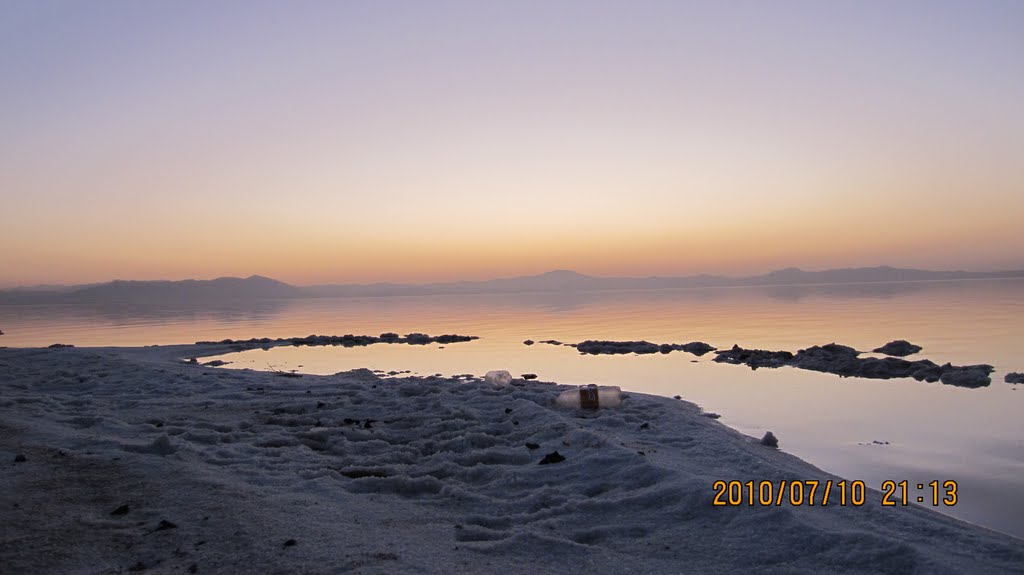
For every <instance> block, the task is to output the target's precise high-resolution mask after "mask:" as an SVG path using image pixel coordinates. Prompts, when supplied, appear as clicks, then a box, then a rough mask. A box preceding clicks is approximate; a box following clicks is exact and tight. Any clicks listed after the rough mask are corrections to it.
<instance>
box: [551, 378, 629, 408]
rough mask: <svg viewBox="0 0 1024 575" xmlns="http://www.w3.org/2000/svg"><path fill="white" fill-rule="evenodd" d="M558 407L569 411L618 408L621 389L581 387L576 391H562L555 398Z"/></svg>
mask: <svg viewBox="0 0 1024 575" xmlns="http://www.w3.org/2000/svg"><path fill="white" fill-rule="evenodd" d="M555 403H556V404H557V405H558V406H559V407H568V408H570V409H600V408H602V407H618V406H619V404H620V403H622V388H620V387H619V386H617V385H608V386H605V385H602V386H601V387H598V386H596V385H594V384H590V385H581V386H580V387H579V388H578V389H569V390H566V391H563V392H562V393H560V394H559V395H558V397H556V398H555Z"/></svg>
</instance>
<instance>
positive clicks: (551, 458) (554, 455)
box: [539, 451, 565, 465]
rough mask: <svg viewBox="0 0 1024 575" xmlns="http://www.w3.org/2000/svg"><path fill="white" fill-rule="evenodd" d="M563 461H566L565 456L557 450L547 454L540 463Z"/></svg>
mask: <svg viewBox="0 0 1024 575" xmlns="http://www.w3.org/2000/svg"><path fill="white" fill-rule="evenodd" d="M563 461H565V457H564V456H563V455H562V454H561V453H559V452H557V451H552V452H551V453H549V454H547V455H545V456H544V459H541V460H540V463H539V465H548V464H551V463H561V462H563Z"/></svg>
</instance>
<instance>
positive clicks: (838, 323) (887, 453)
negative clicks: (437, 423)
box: [0, 280, 1024, 537]
mask: <svg viewBox="0 0 1024 575" xmlns="http://www.w3.org/2000/svg"><path fill="white" fill-rule="evenodd" d="M0 329H3V330H4V331H5V332H7V335H4V336H2V337H0V343H2V344H3V345H9V346H34V345H48V344H51V343H54V342H61V343H73V344H76V345H79V346H85V345H144V344H153V343H160V344H169V343H188V342H193V341H196V340H201V339H223V338H228V337H230V338H250V337H290V336H303V335H309V334H313V333H316V334H336V335H341V334H345V333H354V334H371V335H375V334H379V333H381V332H385V331H395V332H399V333H408V332H412V331H420V332H426V333H430V334H440V333H460V334H469V335H478V336H481V338H482V339H480V340H478V341H475V342H470V343H459V344H452V345H448V346H444V347H443V348H441V347H440V346H425V347H418V346H407V345H375V346H370V347H366V348H348V349H346V348H336V347H331V348H291V347H289V348H278V349H273V350H270V351H262V350H254V351H249V352H244V353H240V354H232V355H231V356H227V357H225V359H227V360H231V361H233V362H234V364H233V365H232V367H250V368H254V369H267V368H268V366H273V367H275V368H278V369H299V370H300V371H304V372H310V373H334V372H337V371H342V370H347V369H352V368H357V367H367V368H370V369H383V370H405V369H408V370H412V371H413V372H415V373H419V374H433V373H442V374H445V375H454V374H460V373H474V374H477V375H480V374H483V373H484V372H485V371H488V370H491V369H507V370H509V371H510V372H512V373H513V374H521V373H527V372H532V373H536V374H538V375H539V376H540V378H541V379H543V380H551V381H558V382H560V383H573V384H575V383H602V384H614V385H620V386H622V387H623V388H624V389H627V390H635V391H642V392H646V393H655V394H661V395H667V396H672V395H681V396H683V397H684V398H685V399H687V400H689V401H693V402H695V403H698V404H700V405H701V406H703V407H704V408H705V409H707V410H708V411H714V412H716V413H719V414H721V415H722V419H721V421H722V422H723V423H726V424H727V425H730V426H732V427H734V428H736V429H739V430H740V431H743V432H745V433H748V434H751V435H756V436H760V435H762V434H763V433H764V431H765V430H771V431H773V432H774V433H775V434H776V435H777V436H778V437H779V439H780V442H781V447H782V449H783V450H785V451H787V452H790V453H793V454H795V455H797V456H799V457H802V458H804V459H806V460H808V461H811V462H812V463H814V464H816V465H818V466H819V467H822V468H824V469H826V470H828V471H831V472H834V473H837V474H839V475H843V476H846V477H848V478H851V479H863V480H864V481H865V482H866V483H867V484H868V486H870V487H874V488H879V487H880V486H881V483H882V481H884V480H886V479H892V480H896V481H901V480H904V479H906V480H908V481H909V482H910V483H911V484H914V485H915V486H916V484H917V483H928V482H930V481H932V480H936V479H937V480H939V481H940V482H941V481H945V480H947V479H953V480H956V481H957V482H958V483H959V491H958V494H959V502H958V503H957V504H956V506H954V507H945V508H939V510H940V511H943V512H946V513H949V514H951V515H955V516H957V517H960V518H961V519H965V520H967V521H971V522H974V523H978V524H981V525H985V526H988V527H991V528H994V529H998V530H1001V531H1004V532H1008V533H1012V534H1015V535H1017V536H1018V537H1024V418H1022V417H1021V414H1022V410H1024V391H1017V390H1015V386H1012V385H1008V384H1005V383H1003V376H1004V374H1005V373H1006V372H1009V371H1024V354H1022V353H1021V351H1022V350H1024V281H1022V280H999V281H960V282H932V283H903V284H876V285H844V286H811V287H800V288H730V289H715V290H653V291H622V292H601V293H596V292H591V293H577V294H552V293H536V294H519V295H511V296H510V295H486V296H485V295H481V296H457V297H455V296H417V297H395V298H354V299H310V300H295V301H285V302H272V303H261V304H256V305H245V306H239V307H220V308H216V309H211V308H189V307H184V308H183V307H167V308H154V307H145V308H140V307H120V306H112V307H106V308H96V307H93V308H83V307H72V306H6V307H5V306H0ZM528 338H529V339H533V340H544V339H557V340H560V341H564V342H577V341H581V340H583V339H595V338H597V339H619V340H624V339H646V340H648V341H653V342H657V343H662V342H676V343H685V342H688V341H692V340H702V341H706V342H708V343H710V344H712V345H715V346H717V347H728V346H731V345H732V344H734V343H738V344H739V345H741V346H744V347H759V348H767V349H788V350H790V351H796V350H797V349H800V348H802V347H807V346H810V345H815V344H824V343H830V342H833V341H835V342H838V343H843V344H846V345H851V346H853V347H856V348H857V349H872V348H874V347H878V346H880V345H882V344H884V343H885V342H887V341H889V340H892V339H908V340H910V341H911V342H914V343H916V344H918V345H921V346H923V347H924V348H925V349H924V351H923V352H922V353H921V354H919V355H918V356H912V358H915V357H924V358H928V359H931V360H932V361H935V362H937V363H944V362H947V361H948V362H952V363H954V364H971V363H989V364H992V365H994V366H995V367H996V372H995V373H994V374H993V376H992V379H993V382H992V385H991V386H989V387H988V388H983V389H976V390H971V389H960V388H954V387H950V386H945V385H942V384H928V383H923V382H916V381H913V380H889V381H872V380H861V379H840V378H839V377H837V376H833V375H828V374H820V373H813V372H806V371H799V370H794V369H790V368H782V369H778V370H764V369H761V370H757V371H751V370H750V369H749V368H746V367H743V366H732V365H720V364H715V363H713V362H712V361H711V358H712V357H713V354H709V355H707V356H704V357H703V358H700V359H698V360H697V361H696V362H693V361H692V360H694V359H695V358H694V356H692V355H689V354H685V353H678V352H677V353H672V354H669V355H652V356H580V355H579V354H577V353H576V351H575V350H574V349H572V348H566V347H554V346H547V345H534V346H530V347H528V346H525V345H523V344H522V341H523V340H524V339H528ZM1021 387H1024V386H1021ZM873 441H881V442H885V441H888V442H889V444H888V445H877V444H874V443H872V442H873ZM723 479H730V478H723ZM736 479H743V480H746V479H757V478H746V477H744V478H736ZM709 488H710V486H709ZM911 495H914V493H911Z"/></svg>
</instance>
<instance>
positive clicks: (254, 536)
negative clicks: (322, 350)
mask: <svg viewBox="0 0 1024 575" xmlns="http://www.w3.org/2000/svg"><path fill="white" fill-rule="evenodd" d="M231 351H236V350H235V349H233V348H232V347H231V346H230V345H222V346H221V345H220V344H214V345H203V346H196V345H174V346H149V347H136V348H109V347H108V348H65V349H52V350H51V349H45V348H42V349H40V348H5V349H0V364H2V366H3V367H4V369H3V370H2V373H3V374H4V375H0V386H2V387H0V389H2V393H0V427H2V428H3V434H2V436H3V437H4V439H3V440H2V443H0V458H2V459H0V464H2V465H7V466H11V467H9V469H10V470H11V473H8V474H5V476H4V479H3V480H2V481H3V487H4V488H5V489H3V493H4V495H3V496H0V508H3V509H8V510H10V511H11V519H12V520H11V521H10V522H9V523H8V524H7V525H6V526H5V527H3V528H2V529H3V531H2V532H0V561H2V562H3V563H5V564H8V565H11V566H12V568H14V569H15V570H19V569H20V570H24V571H27V572H43V573H45V572H63V571H66V570H68V569H69V568H71V567H72V566H79V567H81V566H84V565H88V566H90V567H89V569H87V570H85V572H90V573H92V572H95V573H118V572H127V571H128V570H129V569H131V568H133V567H139V566H140V565H141V566H142V567H141V569H139V570H145V571H152V572H183V571H187V570H188V569H189V568H191V567H192V565H196V569H197V572H219V571H224V570H230V569H231V566H232V565H234V564H235V563H233V561H237V560H238V559H239V558H240V557H245V558H247V559H246V560H251V561H259V562H261V563H262V564H263V565H265V566H266V567H267V569H268V570H271V571H280V572H284V573H291V572H294V573H306V572H337V571H338V570H339V569H340V568H341V567H344V566H347V567H348V568H349V569H351V570H354V571H368V572H374V571H375V570H379V571H385V572H452V571H456V572H458V571H494V570H498V569H516V570H520V569H521V568H522V566H523V565H524V564H527V565H530V568H531V570H532V571H537V572H581V573H582V572H595V571H596V572H607V573H615V572H623V571H630V570H635V571H640V572H647V573H662V572H665V573H669V572H680V571H687V570H689V571H692V572H712V573H713V572H731V571H754V572H756V571H772V570H781V571H787V572H808V573H811V572H821V571H823V570H824V571H831V572H838V573H842V572H851V573H852V572H864V571H877V572H929V573H943V572H962V571H974V572H977V571H978V570H982V571H985V572H1015V571H1016V570H1018V569H1019V566H1020V565H1021V564H1024V542H1022V540H1020V539H1017V538H1014V537H1012V536H1009V535H1005V534H1003V533H999V532H996V531H992V530H990V529H987V528H984V527H979V526H977V525H973V524H969V523H965V522H963V521H960V520H957V519H955V518H952V517H950V516H947V515H943V514H940V513H938V512H935V511H932V510H931V509H926V508H923V507H918V506H916V505H910V506H908V507H883V506H882V505H881V503H880V499H881V494H880V493H878V492H877V491H874V489H877V488H878V487H879V486H868V487H869V489H868V490H867V493H866V497H865V499H866V500H865V503H864V504H863V505H862V506H859V507H853V506H847V507H841V506H835V505H829V506H826V507H821V506H815V507H810V506H806V505H801V506H793V505H782V506H775V505H771V506H765V507H761V506H754V507H750V506H746V505H742V506H735V507H734V506H725V507H714V506H712V505H711V502H712V499H713V498H714V495H715V491H714V490H713V488H712V484H713V482H714V481H715V480H725V481H729V480H737V481H747V480H755V481H761V480H766V481H772V482H774V483H775V484H779V483H780V482H781V481H783V480H789V481H793V480H808V479H815V478H816V479H818V480H820V481H822V482H824V481H828V480H833V481H839V480H840V478H838V477H836V476H833V475H831V474H828V473H827V472H824V471H822V470H820V469H818V468H816V467H814V466H812V465H811V464H809V463H807V462H805V461H802V460H800V459H798V458H796V457H794V456H792V455H788V454H786V453H785V452H783V451H778V450H775V449H772V448H769V447H765V446H762V445H760V444H759V443H758V441H757V439H755V438H750V437H748V436H745V435H742V434H740V433H739V432H737V431H735V430H732V429H731V428H728V427H726V426H724V425H722V424H720V423H718V422H716V421H714V420H712V419H710V418H708V417H704V416H703V415H702V412H701V410H700V408H699V407H697V406H696V405H694V404H691V403H688V402H685V401H677V400H672V399H668V398H662V397H658V396H651V395H645V394H640V393H634V392H629V393H628V394H627V397H626V399H625V401H624V403H623V405H622V406H621V407H619V408H615V409H608V410H599V411H597V412H583V411H579V410H565V409H559V408H556V407H554V405H553V398H554V396H555V395H557V393H558V392H559V391H562V390H564V389H568V388H567V387H565V386H558V385H551V384H545V383H535V382H518V381H517V382H516V385H511V386H505V387H493V386H490V385H486V384H484V383H482V382H478V381H468V382H467V381H466V380H455V379H451V378H438V377H411V378H408V377H407V378H393V377H392V378H387V379H386V380H382V379H380V378H378V377H377V376H375V375H374V374H372V373H370V372H369V371H367V370H355V371H351V372H346V373H343V374H336V375H333V376H316V375H304V376H303V377H302V378H282V377H276V376H275V375H273V374H272V373H268V372H259V371H247V370H238V369H231V368H216V369H211V368H208V367H204V366H202V365H195V364H188V363H185V361H184V360H185V359H186V358H188V357H193V356H201V357H209V356H212V355H219V354H222V353H228V352H231ZM200 352H201V353H200ZM527 444H530V445H537V448H536V449H531V448H529V447H528V446H527ZM551 452H558V453H559V454H560V455H561V456H563V457H565V460H564V461H562V462H559V463H557V464H553V465H538V463H539V462H540V461H541V459H542V458H544V457H545V456H546V455H547V454H549V453H551ZM18 453H21V454H23V455H25V456H26V460H25V461H24V462H20V463H12V461H13V459H14V456H15V455H16V454H18ZM15 504H17V505H18V506H17V507H14V505H15ZM122 505H127V506H128V507H129V508H130V511H128V512H127V513H126V514H124V515H122V516H113V515H110V513H111V512H113V511H115V510H116V509H118V508H119V507H120V506H122ZM161 521H166V522H169V523H171V524H173V525H174V526H175V527H171V528H163V529H161V528H160V526H161V525H163V524H162V523H160V522H161ZM58 535H59V536H58ZM290 540H294V541H295V543H294V544H292V545H285V544H286V543H287V542H288V541H290ZM68 541H70V542H73V543H71V544H69V543H68ZM200 541H204V543H203V544H201V545H200V544H198V543H199V542H200Z"/></svg>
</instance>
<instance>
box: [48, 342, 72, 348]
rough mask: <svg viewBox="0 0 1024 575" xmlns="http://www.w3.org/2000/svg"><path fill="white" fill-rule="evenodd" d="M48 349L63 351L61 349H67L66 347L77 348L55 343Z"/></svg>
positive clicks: (67, 344)
mask: <svg viewBox="0 0 1024 575" xmlns="http://www.w3.org/2000/svg"><path fill="white" fill-rule="evenodd" d="M47 347H48V348H50V349H61V348H65V347H75V346H73V345H71V344H69V343H54V344H51V345H49V346H47Z"/></svg>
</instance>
